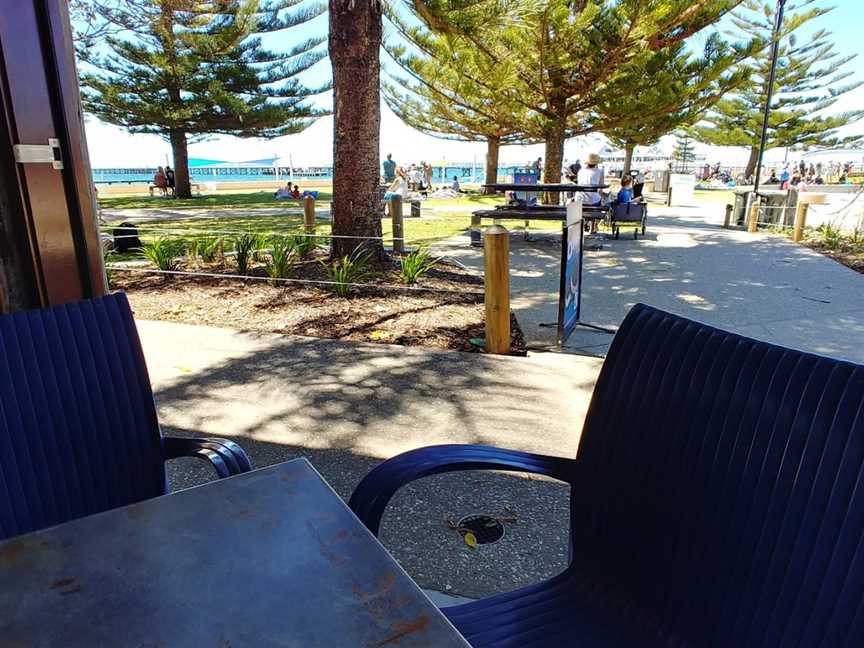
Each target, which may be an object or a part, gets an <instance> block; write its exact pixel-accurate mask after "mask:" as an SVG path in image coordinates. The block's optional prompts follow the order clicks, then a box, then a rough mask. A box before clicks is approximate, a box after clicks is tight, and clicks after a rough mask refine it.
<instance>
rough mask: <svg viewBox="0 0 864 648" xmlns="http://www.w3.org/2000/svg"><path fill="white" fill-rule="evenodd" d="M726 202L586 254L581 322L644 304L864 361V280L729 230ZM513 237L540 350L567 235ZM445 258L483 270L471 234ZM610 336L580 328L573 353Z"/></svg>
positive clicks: (548, 335) (673, 212)
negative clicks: (724, 224)
mask: <svg viewBox="0 0 864 648" xmlns="http://www.w3.org/2000/svg"><path fill="white" fill-rule="evenodd" d="M722 211H723V210H722V206H721V205H714V206H708V207H698V208H688V207H676V208H669V207H665V206H664V205H659V204H651V205H649V212H648V213H649V223H648V234H647V236H646V237H645V238H641V237H640V238H639V239H638V240H635V241H634V240H633V238H632V236H631V235H628V232H629V231H631V230H625V231H624V232H622V238H621V239H619V240H607V241H606V242H605V243H604V244H603V249H602V250H599V251H586V253H585V265H584V274H583V284H584V288H583V296H582V319H583V321H585V322H589V323H593V324H599V325H602V326H605V327H609V328H612V329H615V328H616V327H617V326H618V324H619V323H620V322H621V320H622V319H623V317H624V316H625V314H626V313H627V311H628V310H629V308H630V307H631V306H632V305H633V304H635V303H637V302H644V303H646V304H651V305H652V306H657V307H659V308H663V309H665V310H669V311H672V312H674V313H678V314H681V315H684V316H687V317H691V318H693V319H696V320H700V321H703V322H706V323H709V324H713V325H715V326H719V327H722V328H725V329H728V330H732V331H735V332H738V333H742V334H744V335H749V336H752V337H755V338H759V339H762V340H767V341H770V342H775V343H777V344H782V345H785V346H791V347H797V348H800V349H804V350H806V351H812V352H815V353H822V354H827V355H832V356H837V357H842V358H846V359H850V360H853V361H856V362H861V363H864V275H861V274H859V273H856V272H854V271H852V270H850V269H848V268H846V267H844V266H842V265H840V264H839V263H837V262H836V261H833V260H831V259H829V258H827V257H825V256H823V255H821V254H818V253H816V252H813V251H812V250H810V249H808V248H805V247H803V246H800V245H796V244H794V243H792V242H791V241H789V240H788V239H786V238H783V237H780V236H775V235H771V234H748V233H747V232H743V231H734V230H724V229H722V228H721V227H720V226H719V225H720V223H721V221H722V216H723V214H722ZM535 239H536V240H534V241H531V242H525V241H524V240H523V236H522V234H521V232H520V233H516V232H514V233H513V234H511V236H510V245H511V265H510V273H511V293H512V302H511V305H512V307H513V309H514V310H515V311H516V315H517V317H518V319H519V322H520V324H521V325H522V328H523V330H524V332H525V336H526V338H527V340H528V341H529V344H532V345H534V346H537V347H549V346H551V345H554V342H555V330H554V329H548V328H540V327H539V326H538V324H539V323H540V322H554V321H556V319H557V308H558V281H559V274H558V273H559V272H560V255H561V248H560V246H561V237H560V235H552V234H549V233H541V234H538V235H536V236H535ZM440 252H441V253H444V254H446V255H448V256H451V257H453V258H456V259H459V260H460V261H461V262H462V263H464V264H465V265H467V266H469V267H473V268H477V269H478V270H480V269H482V263H483V259H482V251H480V250H477V249H475V248H470V247H468V246H467V237H459V238H458V239H452V240H450V241H447V242H445V243H444V244H442V245H441V246H440ZM610 340H611V336H608V335H606V334H604V333H598V332H594V331H592V330H590V329H584V328H580V329H578V330H577V332H576V333H575V334H574V335H573V337H572V338H571V339H570V340H569V341H568V344H567V349H565V350H568V351H573V352H577V353H586V354H596V355H603V354H604V353H605V352H606V350H607V349H608V345H609V342H610Z"/></svg>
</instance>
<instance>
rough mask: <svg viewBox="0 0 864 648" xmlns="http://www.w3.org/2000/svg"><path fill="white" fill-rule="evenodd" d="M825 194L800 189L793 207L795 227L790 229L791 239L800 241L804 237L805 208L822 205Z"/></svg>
mask: <svg viewBox="0 0 864 648" xmlns="http://www.w3.org/2000/svg"><path fill="white" fill-rule="evenodd" d="M825 202H826V196H825V194H819V193H808V192H806V191H802V192H801V193H799V194H798V205H797V206H796V207H795V227H794V229H793V230H792V240H793V241H794V242H795V243H800V242H801V239H802V238H804V227H805V225H806V224H807V208H808V207H809V206H810V205H824V204H825Z"/></svg>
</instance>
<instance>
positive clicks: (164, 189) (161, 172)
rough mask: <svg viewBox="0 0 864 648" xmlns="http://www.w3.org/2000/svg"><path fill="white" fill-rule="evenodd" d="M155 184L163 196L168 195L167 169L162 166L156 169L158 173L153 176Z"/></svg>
mask: <svg viewBox="0 0 864 648" xmlns="http://www.w3.org/2000/svg"><path fill="white" fill-rule="evenodd" d="M153 184H154V185H155V187H156V188H157V189H158V190H159V192H160V193H161V194H162V195H163V196H164V195H166V194H167V193H168V178H166V177H165V169H163V168H162V167H161V166H160V167H159V168H158V169H156V173H155V175H154V176H153Z"/></svg>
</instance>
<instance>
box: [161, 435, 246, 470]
mask: <svg viewBox="0 0 864 648" xmlns="http://www.w3.org/2000/svg"><path fill="white" fill-rule="evenodd" d="M162 449H163V453H164V455H165V459H166V460H168V459H176V458H177V457H198V458H199V459H204V460H206V461H209V462H210V464H211V465H212V466H213V468H214V469H215V470H216V474H217V475H218V476H219V478H220V479H222V478H224V477H231V476H232V475H239V474H240V473H244V472H248V471H250V470H252V463H251V462H250V461H249V457H248V456H247V455H246V453H245V452H244V451H243V449H242V448H241V447H240V446H239V445H237V444H236V443H234V442H233V441H228V440H225V439H214V438H207V439H202V438H190V437H163V438H162Z"/></svg>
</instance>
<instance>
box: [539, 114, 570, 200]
mask: <svg viewBox="0 0 864 648" xmlns="http://www.w3.org/2000/svg"><path fill="white" fill-rule="evenodd" d="M565 126H566V124H565V122H564V119H563V118H562V119H560V120H558V122H557V123H555V124H554V125H553V126H552V127H551V128H550V129H549V130H548V131H547V132H546V150H545V153H546V160H545V164H544V165H543V182H548V183H555V182H561V167H562V166H563V164H564V131H565ZM559 195H560V194H558V193H557V192H549V193H547V194H546V196H545V198H544V200H543V202H545V203H546V204H547V205H557V204H558V198H559Z"/></svg>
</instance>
